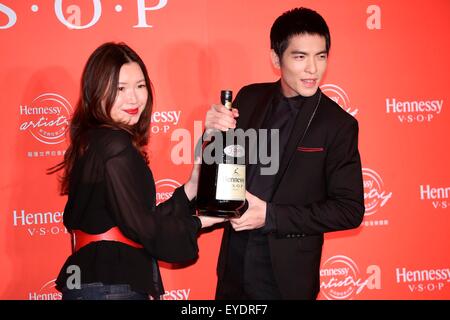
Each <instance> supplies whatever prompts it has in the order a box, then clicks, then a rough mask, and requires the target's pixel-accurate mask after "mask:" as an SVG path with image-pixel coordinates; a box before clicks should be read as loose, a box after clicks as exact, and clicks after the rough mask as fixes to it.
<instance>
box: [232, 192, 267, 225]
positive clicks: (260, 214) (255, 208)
mask: <svg viewBox="0 0 450 320" xmlns="http://www.w3.org/2000/svg"><path fill="white" fill-rule="evenodd" d="M245 198H246V199H247V201H248V209H247V211H245V213H244V214H243V215H242V216H241V217H240V218H232V219H230V223H231V226H232V227H233V229H234V230H235V231H243V230H254V229H259V228H262V227H264V225H265V223H266V207H267V204H266V202H265V201H263V200H261V199H259V198H258V197H256V196H254V195H253V194H251V193H250V192H248V191H246V193H245Z"/></svg>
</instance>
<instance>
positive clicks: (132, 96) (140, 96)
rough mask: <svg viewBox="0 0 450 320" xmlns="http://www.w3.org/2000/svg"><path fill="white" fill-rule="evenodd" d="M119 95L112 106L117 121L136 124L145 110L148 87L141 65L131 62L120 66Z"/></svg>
mask: <svg viewBox="0 0 450 320" xmlns="http://www.w3.org/2000/svg"><path fill="white" fill-rule="evenodd" d="M117 86H118V87H117V96H116V100H115V101H114V104H113V106H112V108H111V118H112V119H113V120H114V121H115V122H120V123H124V124H127V125H135V124H136V123H137V122H138V121H139V118H140V117H141V114H142V111H144V108H145V104H146V103H147V98H148V88H147V84H146V83H145V78H144V74H143V72H142V70H141V67H140V66H139V65H138V64H137V63H136V62H129V63H126V64H124V65H123V66H122V67H121V68H120V73H119V83H118V84H117Z"/></svg>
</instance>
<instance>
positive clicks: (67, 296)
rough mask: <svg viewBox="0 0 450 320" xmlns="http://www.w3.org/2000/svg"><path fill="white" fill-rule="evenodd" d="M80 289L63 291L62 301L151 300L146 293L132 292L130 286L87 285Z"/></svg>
mask: <svg viewBox="0 0 450 320" xmlns="http://www.w3.org/2000/svg"><path fill="white" fill-rule="evenodd" d="M80 287H81V288H80V289H67V288H66V287H64V288H63V289H62V300H149V295H148V294H146V293H141V292H136V291H133V290H131V288H130V286H129V285H128V284H103V283H101V282H94V283H86V284H82V285H81V286H80Z"/></svg>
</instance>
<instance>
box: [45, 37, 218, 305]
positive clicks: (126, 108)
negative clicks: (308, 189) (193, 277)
mask: <svg viewBox="0 0 450 320" xmlns="http://www.w3.org/2000/svg"><path fill="white" fill-rule="evenodd" d="M152 102H153V96H152V90H151V83H150V79H149V77H148V74H147V69H146V67H145V65H144V63H143V61H142V59H141V58H140V57H139V56H138V55H137V53H136V52H134V51H133V50H132V49H131V48H130V47H128V46H127V45H125V44H123V43H120V44H115V43H105V44H103V45H102V46H100V47H99V48H97V49H96V50H95V51H94V52H93V53H92V55H91V56H90V57H89V60H88V61H87V64H86V66H85V68H84V71H83V75H82V81H81V97H80V99H79V102H78V104H77V108H76V110H75V112H74V114H73V117H72V120H71V123H70V146H69V148H68V149H67V152H66V154H65V156H64V160H63V162H62V163H61V164H59V165H58V166H56V167H54V168H53V169H52V170H51V173H53V172H56V171H59V170H62V169H63V172H64V173H63V175H62V179H61V191H62V192H61V193H62V194H63V195H66V194H67V195H68V201H67V204H66V207H65V210H64V225H65V226H66V228H67V229H68V230H70V232H71V234H72V238H73V253H72V255H71V256H70V257H69V258H68V259H67V261H66V263H65V264H64V266H63V267H62V269H61V271H60V273H59V276H58V278H57V281H56V284H57V286H56V288H57V289H58V290H60V291H62V293H63V295H62V298H63V299H149V298H150V299H158V298H159V297H160V295H161V294H163V292H164V290H163V285H162V282H161V276H160V273H159V267H158V264H157V260H164V261H167V262H182V261H187V260H191V259H195V258H196V257H197V252H198V247H197V232H198V231H199V229H200V228H201V227H207V226H210V225H212V224H214V223H217V222H221V221H223V219H217V218H216V219H212V218H208V217H200V218H199V217H195V216H193V214H194V213H195V210H194V208H193V206H192V205H191V203H190V201H191V200H192V199H193V198H194V197H195V195H196V192H197V190H196V189H197V179H198V166H197V167H196V168H195V169H194V170H193V172H192V174H191V177H190V179H189V181H187V183H186V184H185V185H183V186H181V187H179V188H178V189H176V190H175V192H174V193H173V196H172V198H170V199H169V200H167V201H166V202H164V203H161V204H160V205H158V206H156V204H155V196H156V191H155V184H154V180H153V176H152V173H151V171H150V169H149V167H148V159H147V155H146V152H145V147H146V145H147V142H148V138H149V127H150V116H151V112H152Z"/></svg>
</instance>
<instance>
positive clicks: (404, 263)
mask: <svg viewBox="0 0 450 320" xmlns="http://www.w3.org/2000/svg"><path fill="white" fill-rule="evenodd" d="M295 6H306V7H310V8H313V9H315V10H317V11H318V12H320V13H321V14H322V15H323V16H324V18H325V19H326V20H327V22H328V24H329V27H330V30H331V33H332V46H331V54H330V59H329V67H328V71H327V74H326V77H325V79H324V83H323V85H322V90H323V91H324V92H325V93H326V94H327V95H329V96H330V97H332V98H333V99H335V100H336V101H337V102H338V103H339V104H340V105H341V106H342V107H343V108H344V109H345V110H347V111H348V112H350V113H352V114H353V115H355V117H356V118H357V119H358V121H359V124H360V152H361V155H362V162H363V167H364V184H365V193H366V208H367V213H366V215H365V219H364V222H363V224H362V225H361V227H359V228H357V229H356V230H351V231H345V232H335V233H332V234H328V235H327V236H326V241H325V245H324V252H323V258H322V268H321V281H322V286H321V287H322V290H321V294H320V296H319V298H321V299H449V298H450V256H449V249H448V248H449V236H448V231H449V230H450V229H449V227H450V218H449V206H450V201H449V193H450V174H449V170H448V164H449V163H450V152H449V144H448V142H447V141H448V136H447V134H448V129H447V128H448V127H447V126H448V125H449V122H450V114H449V111H448V99H449V98H450V94H449V85H448V80H447V77H448V74H449V71H450V62H449V59H448V57H449V56H450V44H449V38H448V32H449V31H450V2H449V1H448V0H432V1H426V2H425V1H395V2H394V1H387V0H376V1H365V0H342V1H325V0H315V1H298V0H297V1H294V0H285V1H276V0H266V1H260V0H247V1H238V0H230V1H213V0H190V1H184V0H136V1H134V0H133V1H132V0H130V1H126V0H120V1H100V0H92V1H87V0H84V1H81V0H78V1H76V0H64V1H62V0H55V1H48V0H46V1H43V0H23V1H13V0H1V1H0V43H1V51H0V57H1V59H0V61H1V68H0V87H1V95H0V106H1V108H2V117H0V124H1V128H2V134H1V135H0V139H1V148H0V152H1V166H0V177H1V180H0V190H1V196H0V199H1V202H0V214H1V218H0V257H1V264H0V268H1V272H0V298H1V299H59V298H60V294H59V293H58V292H57V291H55V289H54V279H55V277H56V275H57V273H58V271H59V268H60V267H61V265H62V263H63V262H64V260H65V259H66V257H67V255H68V254H69V252H70V248H69V235H68V234H67V231H66V230H65V229H64V227H63V225H62V222H61V219H62V211H63V208H64V204H65V200H66V199H65V198H64V197H60V196H58V188H57V180H56V176H47V175H46V174H45V170H46V168H48V167H50V166H52V165H54V164H56V163H57V162H59V161H60V160H61V158H62V154H63V153H64V150H65V149H66V147H67V144H66V141H65V136H64V129H65V123H66V121H67V118H68V117H69V116H70V113H71V111H72V108H73V107H74V106H75V104H76V100H77V95H78V92H79V79H80V75H81V71H82V68H83V66H84V64H85V62H86V60H87V58H88V56H89V54H90V53H91V52H92V51H93V50H94V49H95V48H96V47H97V46H99V45H100V44H101V43H103V42H106V41H125V42H126V43H128V44H129V45H130V46H132V47H133V48H134V49H135V50H136V51H137V52H138V53H140V55H141V56H142V57H143V59H144V61H145V62H146V64H147V67H148V69H149V73H150V78H151V79H152V81H153V84H154V87H155V92H156V106H155V114H154V117H153V127H152V131H153V135H152V138H151V143H150V147H149V151H150V155H151V168H152V170H153V172H154V175H155V178H156V180H157V190H158V199H160V200H164V199H165V198H167V197H168V196H170V194H171V192H172V191H173V189H174V187H176V186H177V185H179V184H180V183H183V182H184V181H185V180H186V179H187V178H188V176H189V173H190V168H191V165H189V164H181V165H179V164H175V163H173V161H172V159H171V150H172V148H173V146H174V145H175V144H176V143H177V142H176V141H172V140H171V135H172V133H173V132H174V130H176V129H180V128H185V129H188V130H190V131H191V132H192V133H193V131H194V121H196V120H197V121H200V120H203V119H204V114H205V112H206V110H207V109H208V108H209V106H210V104H211V103H216V102H218V99H219V97H218V96H219V91H220V90H221V89H223V88H230V89H232V90H234V91H235V92H237V91H238V90H239V88H240V87H241V86H243V85H244V84H247V83H251V82H264V81H274V80H276V79H277V78H278V75H277V74H276V72H275V70H274V69H273V68H272V67H271V64H270V59H269V57H270V56H269V52H270V51H269V36H268V35H269V30H270V27H271V25H272V22H273V21H274V19H275V18H276V17H277V16H278V15H279V14H281V13H282V12H284V11H286V10H287V9H289V8H292V7H295ZM39 108H40V109H39ZM36 110H41V111H44V112H45V113H43V114H36ZM446 137H447V138H446ZM221 234H222V232H221V230H216V231H213V232H210V233H205V234H202V235H201V236H200V239H199V243H200V258H199V259H198V261H197V262H196V263H195V264H193V265H191V266H188V267H186V268H173V267H171V266H169V265H166V264H164V265H163V267H162V274H163V280H164V283H165V287H166V295H165V298H166V299H186V298H187V299H212V298H213V297H214V290H215V286H216V274H215V266H216V259H217V255H218V250H219V243H220V238H221Z"/></svg>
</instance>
